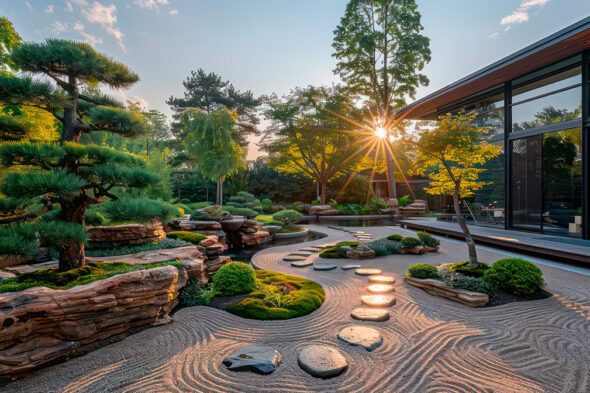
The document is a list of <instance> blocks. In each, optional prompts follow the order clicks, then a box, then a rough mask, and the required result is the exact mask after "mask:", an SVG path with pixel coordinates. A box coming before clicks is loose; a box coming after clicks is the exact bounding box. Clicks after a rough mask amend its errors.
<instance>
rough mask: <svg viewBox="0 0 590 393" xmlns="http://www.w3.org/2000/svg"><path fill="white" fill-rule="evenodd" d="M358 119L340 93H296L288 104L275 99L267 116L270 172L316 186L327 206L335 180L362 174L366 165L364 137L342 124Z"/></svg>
mask: <svg viewBox="0 0 590 393" xmlns="http://www.w3.org/2000/svg"><path fill="white" fill-rule="evenodd" d="M359 113H360V111H359V110H358V109H357V108H356V107H355V106H354V102H353V101H352V99H351V97H350V95H348V94H345V93H344V92H343V91H342V89H341V88H340V87H334V88H326V87H319V88H317V87H308V88H305V89H296V90H295V91H294V92H293V93H292V94H291V95H290V96H288V97H286V98H285V99H284V100H280V99H278V98H276V97H274V98H273V99H271V100H270V101H269V109H268V110H267V111H266V116H267V118H268V119H269V120H271V121H272V125H271V126H270V127H269V129H268V130H267V140H268V141H267V142H266V143H265V145H264V148H265V150H266V151H267V152H268V153H269V164H270V166H271V167H273V168H276V169H278V170H282V171H286V172H291V173H299V174H302V175H304V176H306V177H309V178H311V179H313V180H314V181H316V182H317V184H318V186H319V195H320V202H321V203H322V204H325V203H326V196H327V194H328V192H327V187H328V183H329V182H330V180H331V179H333V178H334V177H336V176H338V175H342V174H350V173H351V172H354V171H355V170H358V168H357V166H358V165H360V164H361V162H363V160H362V158H363V157H364V156H363V155H362V154H360V153H361V150H362V149H361V146H359V144H358V142H359V140H360V139H361V138H360V135H359V133H357V130H356V129H355V128H351V123H349V122H347V121H345V120H344V119H343V118H342V117H344V118H356V117H358V115H359ZM335 114H339V115H340V116H342V117H339V116H337V115H335Z"/></svg>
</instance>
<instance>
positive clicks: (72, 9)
mask: <svg viewBox="0 0 590 393" xmlns="http://www.w3.org/2000/svg"><path fill="white" fill-rule="evenodd" d="M64 10H66V12H74V7H72V3H70V2H69V1H66V8H64Z"/></svg>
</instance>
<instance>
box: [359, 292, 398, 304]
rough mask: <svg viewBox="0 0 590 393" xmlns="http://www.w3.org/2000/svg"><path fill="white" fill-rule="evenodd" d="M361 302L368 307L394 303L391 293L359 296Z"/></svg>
mask: <svg viewBox="0 0 590 393" xmlns="http://www.w3.org/2000/svg"><path fill="white" fill-rule="evenodd" d="M361 303H363V304H364V305H365V306H369V307H389V306H393V305H394V304H395V297H394V296H393V295H364V296H361Z"/></svg>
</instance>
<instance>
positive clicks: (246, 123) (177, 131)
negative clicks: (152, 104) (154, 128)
mask: <svg viewBox="0 0 590 393" xmlns="http://www.w3.org/2000/svg"><path fill="white" fill-rule="evenodd" d="M182 85H183V86H184V88H185V92H184V97H174V96H171V97H170V98H169V99H168V100H167V101H166V103H167V104H168V105H170V107H171V108H172V110H173V111H174V113H175V116H174V117H175V119H176V120H177V122H176V123H173V124H172V132H173V134H174V135H175V137H176V138H177V140H183V139H184V132H185V131H186V130H184V129H183V127H182V122H180V121H179V120H180V118H181V117H182V114H183V113H184V111H185V110H187V109H189V108H199V109H201V110H202V111H203V112H205V113H212V112H215V111H219V110H221V109H228V110H230V111H233V112H236V113H237V115H238V120H237V121H236V127H237V129H238V130H239V131H240V133H239V134H238V141H239V143H240V145H241V146H242V148H245V147H246V146H247V141H246V135H247V134H257V133H258V128H257V127H258V123H259V119H258V116H257V115H256V110H257V108H258V106H259V105H260V99H259V98H256V97H254V94H253V93H252V92H251V91H250V90H248V91H245V92H241V91H239V90H236V88H235V87H234V86H233V85H232V84H231V83H230V82H229V81H224V80H223V79H222V78H221V76H219V75H217V74H216V73H214V72H210V73H206V72H205V71H204V70H203V69H201V68H200V69H198V70H197V71H196V72H195V71H191V74H190V75H189V76H188V77H187V78H186V80H185V81H184V82H182Z"/></svg>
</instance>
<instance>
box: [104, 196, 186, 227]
mask: <svg viewBox="0 0 590 393" xmlns="http://www.w3.org/2000/svg"><path fill="white" fill-rule="evenodd" d="M104 210H105V212H106V213H107V215H108V216H109V218H110V219H111V221H112V222H130V221H138V222H148V221H151V220H152V219H159V220H168V219H170V218H173V217H178V216H180V210H179V209H178V208H177V207H176V206H174V205H171V204H170V203H168V202H162V201H157V200H155V199H149V198H145V197H140V198H131V197H125V198H119V199H118V200H116V201H108V202H105V203H104Z"/></svg>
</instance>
